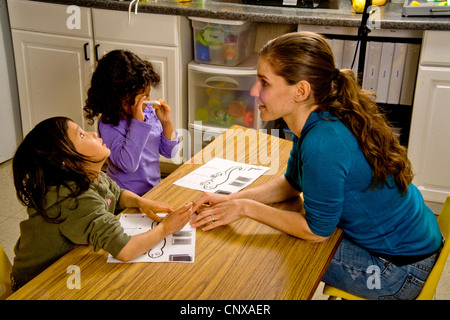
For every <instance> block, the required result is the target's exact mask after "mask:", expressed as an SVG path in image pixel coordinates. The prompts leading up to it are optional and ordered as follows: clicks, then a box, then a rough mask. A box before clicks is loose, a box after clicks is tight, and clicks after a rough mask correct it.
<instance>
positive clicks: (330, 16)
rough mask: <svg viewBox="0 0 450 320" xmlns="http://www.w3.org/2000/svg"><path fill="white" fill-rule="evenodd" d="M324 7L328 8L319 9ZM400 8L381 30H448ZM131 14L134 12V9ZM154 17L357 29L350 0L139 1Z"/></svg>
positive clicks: (121, 5) (105, 5)
mask: <svg viewBox="0 0 450 320" xmlns="http://www.w3.org/2000/svg"><path fill="white" fill-rule="evenodd" d="M39 1H40V2H50V3H59V4H67V5H78V6H81V7H91V8H100V9H110V10H122V11H128V8H129V5H130V1H116V0H39ZM321 6H328V7H331V8H321ZM402 8H403V4H397V3H391V2H390V0H387V2H386V4H385V5H384V6H381V10H380V17H381V23H380V26H381V28H382V29H404V30H450V17H403V16H402ZM132 12H134V5H133V9H132ZM139 12H141V13H142V12H146V13H157V14H168V15H181V16H196V17H204V18H214V19H226V20H244V21H254V22H264V23H283V24H311V25H323V26H341V27H358V26H359V24H360V21H361V16H362V15H361V14H357V13H355V12H354V11H353V9H352V7H351V1H350V0H321V3H320V6H319V7H318V8H311V9H309V8H293V7H273V6H260V5H246V4H242V2H241V0H192V1H191V2H182V3H180V2H177V1H176V0H147V1H145V2H144V1H141V2H140V3H139V6H138V13H139Z"/></svg>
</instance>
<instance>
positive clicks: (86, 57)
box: [83, 42, 90, 61]
mask: <svg viewBox="0 0 450 320" xmlns="http://www.w3.org/2000/svg"><path fill="white" fill-rule="evenodd" d="M88 45H89V42H86V43H85V44H84V45H83V49H84V60H86V61H89V60H90V59H89V57H88V53H87V46H88Z"/></svg>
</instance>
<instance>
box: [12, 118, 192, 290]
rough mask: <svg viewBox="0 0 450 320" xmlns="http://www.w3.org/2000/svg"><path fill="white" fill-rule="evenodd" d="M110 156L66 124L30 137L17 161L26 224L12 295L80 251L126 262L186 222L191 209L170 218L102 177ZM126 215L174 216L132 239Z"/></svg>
mask: <svg viewBox="0 0 450 320" xmlns="http://www.w3.org/2000/svg"><path fill="white" fill-rule="evenodd" d="M109 154H110V151H109V149H108V148H107V147H106V146H105V144H103V141H102V139H101V138H99V137H98V136H97V134H96V133H94V132H85V131H84V130H82V129H81V128H80V127H79V126H78V125H76V124H75V123H74V122H72V121H71V120H70V119H67V118H64V117H55V118H50V119H47V120H44V121H42V122H41V123H39V124H38V125H37V126H36V127H35V128H34V129H33V130H32V131H30V133H28V135H27V136H26V137H25V139H24V141H23V142H22V143H21V145H20V146H19V147H18V149H17V151H16V154H15V156H14V159H13V174H14V184H15V187H16V191H17V197H18V199H19V201H20V202H22V203H23V204H24V205H26V206H27V207H28V209H27V211H28V215H29V218H28V219H27V220H25V221H22V222H21V223H20V232H21V235H20V238H19V240H18V241H17V244H16V246H15V249H14V251H15V258H14V263H13V269H12V275H11V278H12V280H13V287H14V288H13V289H16V290H17V288H19V287H21V286H23V285H24V284H25V283H27V282H28V281H30V280H31V279H32V278H34V277H35V276H36V275H37V274H39V273H40V272H41V271H43V270H44V269H45V268H47V267H48V266H50V264H52V263H53V262H54V261H56V260H58V259H59V258H60V257H62V256H63V255H64V254H65V253H67V252H68V251H70V250H71V249H72V248H74V247H75V246H77V245H79V244H88V245H92V246H93V249H94V251H98V250H100V249H103V250H105V251H107V252H109V253H110V254H111V255H112V256H114V257H115V258H117V259H119V260H122V261H129V260H132V259H134V258H136V257H137V256H139V255H141V254H142V253H143V252H145V251H148V250H149V249H151V248H152V247H153V246H154V245H156V244H157V243H158V242H160V241H161V240H162V239H163V238H165V237H166V236H168V235H169V234H172V233H174V232H177V231H178V230H180V229H182V228H183V227H184V226H185V225H186V224H187V223H188V222H189V220H190V217H191V214H192V212H191V207H192V205H191V204H187V205H186V206H184V207H183V208H180V209H178V210H176V211H173V209H172V207H171V206H170V205H168V204H166V203H163V202H158V201H153V200H149V199H144V198H142V197H140V196H138V195H136V194H134V193H132V192H131V191H127V190H122V189H120V188H119V187H118V186H117V184H116V183H115V182H113V181H112V180H111V179H109V178H108V177H107V176H106V174H104V173H103V172H102V171H101V168H102V166H103V164H104V162H105V161H106V159H107V158H108V156H109ZM127 207H136V208H140V209H141V210H142V211H143V212H145V213H146V214H147V215H148V216H149V217H151V218H152V219H154V220H157V221H160V220H161V219H160V218H159V217H158V216H156V215H155V214H154V212H155V211H156V212H170V214H168V215H167V216H166V218H164V220H162V222H161V223H159V224H158V226H157V227H156V228H154V229H152V230H149V231H147V232H145V233H142V234H140V235H136V236H128V235H127V234H125V233H124V230H123V228H122V227H121V226H120V223H119V221H118V220H117V218H116V216H115V215H114V212H115V210H116V209H118V208H121V209H123V208H127Z"/></svg>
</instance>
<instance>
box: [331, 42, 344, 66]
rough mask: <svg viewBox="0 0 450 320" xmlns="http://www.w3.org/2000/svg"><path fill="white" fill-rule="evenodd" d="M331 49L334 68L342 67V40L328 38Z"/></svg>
mask: <svg viewBox="0 0 450 320" xmlns="http://www.w3.org/2000/svg"><path fill="white" fill-rule="evenodd" d="M328 43H329V44H330V47H331V50H332V51H333V55H334V63H335V64H336V68H339V69H342V59H343V57H342V55H343V54H344V40H340V39H329V42H328Z"/></svg>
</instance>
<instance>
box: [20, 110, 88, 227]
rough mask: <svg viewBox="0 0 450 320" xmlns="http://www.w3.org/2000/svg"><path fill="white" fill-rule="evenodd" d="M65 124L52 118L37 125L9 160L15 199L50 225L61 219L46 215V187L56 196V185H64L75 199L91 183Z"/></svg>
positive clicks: (64, 120)
mask: <svg viewBox="0 0 450 320" xmlns="http://www.w3.org/2000/svg"><path fill="white" fill-rule="evenodd" d="M68 121H71V120H70V119H68V118H65V117H54V118H50V119H47V120H44V121H42V122H40V123H39V124H38V125H36V126H35V127H34V128H33V130H31V131H30V132H29V133H28V134H27V136H26V137H25V139H24V140H23V142H22V143H21V144H20V145H19V147H18V148H17V151H16V153H15V155H14V158H13V161H12V165H13V175H14V185H15V187H16V193H17V198H18V199H19V201H20V202H21V203H22V204H24V205H25V206H27V207H30V208H34V209H35V210H36V211H37V213H38V214H40V215H41V216H42V217H44V219H46V220H47V221H49V222H52V223H58V222H61V221H62V220H60V219H58V217H49V216H48V214H47V212H46V209H45V207H46V203H45V197H46V194H47V192H48V190H49V188H50V187H53V186H55V187H57V188H58V189H57V190H58V194H59V188H60V186H65V187H67V188H68V189H69V190H71V194H70V195H69V196H70V197H73V198H76V197H77V196H78V195H80V194H82V193H83V192H85V191H87V190H88V189H89V186H90V184H91V181H92V180H91V179H92V174H91V173H89V172H87V171H86V169H85V165H84V164H85V163H86V162H87V161H89V160H88V159H86V158H85V157H84V156H83V155H81V154H80V153H78V152H77V151H76V149H75V147H74V145H73V143H72V141H71V140H70V139H69V137H68V135H67V128H68V125H67V123H68Z"/></svg>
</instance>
